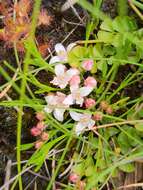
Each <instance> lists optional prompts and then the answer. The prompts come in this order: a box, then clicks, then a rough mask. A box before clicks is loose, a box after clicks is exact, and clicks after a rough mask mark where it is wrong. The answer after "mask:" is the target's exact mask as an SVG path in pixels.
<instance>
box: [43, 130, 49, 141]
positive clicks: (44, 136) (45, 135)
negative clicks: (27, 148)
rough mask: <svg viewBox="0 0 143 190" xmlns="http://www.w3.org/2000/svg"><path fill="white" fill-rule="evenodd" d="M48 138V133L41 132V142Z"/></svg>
mask: <svg viewBox="0 0 143 190" xmlns="http://www.w3.org/2000/svg"><path fill="white" fill-rule="evenodd" d="M48 138H49V134H48V133H46V132H43V133H42V134H41V140H42V141H47V140H48Z"/></svg>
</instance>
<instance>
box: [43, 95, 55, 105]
mask: <svg viewBox="0 0 143 190" xmlns="http://www.w3.org/2000/svg"><path fill="white" fill-rule="evenodd" d="M45 100H46V102H47V104H51V103H52V105H53V103H54V102H55V96H54V95H48V96H45Z"/></svg>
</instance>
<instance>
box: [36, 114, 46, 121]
mask: <svg viewBox="0 0 143 190" xmlns="http://www.w3.org/2000/svg"><path fill="white" fill-rule="evenodd" d="M36 118H37V119H38V120H39V121H42V120H44V119H45V114H44V113H43V112H38V113H37V114H36Z"/></svg>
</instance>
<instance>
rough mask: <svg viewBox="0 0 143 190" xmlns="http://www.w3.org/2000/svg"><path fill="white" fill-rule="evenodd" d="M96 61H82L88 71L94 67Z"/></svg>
mask: <svg viewBox="0 0 143 190" xmlns="http://www.w3.org/2000/svg"><path fill="white" fill-rule="evenodd" d="M93 64H94V62H93V60H86V61H84V62H83V63H82V67H83V68H84V69H85V70H86V71H90V70H91V69H92V66H93Z"/></svg>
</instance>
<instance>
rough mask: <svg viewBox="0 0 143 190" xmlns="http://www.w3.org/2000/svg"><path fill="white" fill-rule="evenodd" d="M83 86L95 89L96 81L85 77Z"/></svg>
mask: <svg viewBox="0 0 143 190" xmlns="http://www.w3.org/2000/svg"><path fill="white" fill-rule="evenodd" d="M84 85H85V86H88V87H91V88H95V87H96V86H97V81H96V80H95V78H93V77H87V78H86V79H85V81H84Z"/></svg>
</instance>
